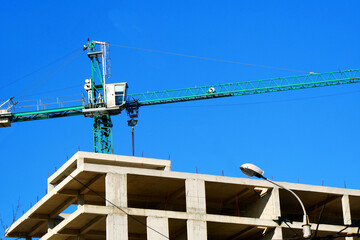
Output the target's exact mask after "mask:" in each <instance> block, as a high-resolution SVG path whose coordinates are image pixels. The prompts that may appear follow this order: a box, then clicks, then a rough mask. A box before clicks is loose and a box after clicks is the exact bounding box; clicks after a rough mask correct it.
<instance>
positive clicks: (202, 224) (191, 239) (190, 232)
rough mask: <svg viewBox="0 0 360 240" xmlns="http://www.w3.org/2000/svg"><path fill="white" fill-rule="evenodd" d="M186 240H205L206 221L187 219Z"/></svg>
mask: <svg viewBox="0 0 360 240" xmlns="http://www.w3.org/2000/svg"><path fill="white" fill-rule="evenodd" d="M187 239H188V240H207V227H206V221H199V220H187Z"/></svg>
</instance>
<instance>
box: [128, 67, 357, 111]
mask: <svg viewBox="0 0 360 240" xmlns="http://www.w3.org/2000/svg"><path fill="white" fill-rule="evenodd" d="M357 82H360V69H352V70H345V71H337V72H327V73H310V74H306V75H300V76H293V77H279V78H272V79H265V80H256V81H244V82H235V83H228V84H215V85H208V86H202V87H193V88H182V89H175V90H164V91H155V92H147V93H140V94H129V95H128V96H127V101H128V102H136V103H137V104H139V105H140V106H146V105H155V104H164V103H172V102H181V101H192V100H200V99H209V98H215V97H228V96H240V95H249V94H258V93H266V92H277V91H286V90H296V89H304V88H313V87H323V86H331V85H341V84H348V83H357Z"/></svg>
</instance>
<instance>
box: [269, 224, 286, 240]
mask: <svg viewBox="0 0 360 240" xmlns="http://www.w3.org/2000/svg"><path fill="white" fill-rule="evenodd" d="M270 239H271V240H282V239H283V235H282V228H281V227H276V228H275V230H274V234H273V235H272V237H271V238H270Z"/></svg>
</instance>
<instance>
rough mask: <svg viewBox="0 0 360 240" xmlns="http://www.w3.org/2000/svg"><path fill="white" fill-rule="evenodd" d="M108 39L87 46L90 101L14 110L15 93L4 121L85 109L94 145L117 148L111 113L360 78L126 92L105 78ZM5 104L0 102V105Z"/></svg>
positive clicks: (359, 78)
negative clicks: (66, 105)
mask: <svg viewBox="0 0 360 240" xmlns="http://www.w3.org/2000/svg"><path fill="white" fill-rule="evenodd" d="M108 47H109V46H108V44H107V43H105V42H98V41H90V42H89V43H88V44H87V46H85V47H84V50H86V49H87V50H88V53H87V55H88V57H89V59H90V61H91V78H90V79H87V80H85V86H84V88H85V90H86V91H87V93H88V101H87V102H85V101H84V102H83V104H82V105H78V106H70V107H59V108H52V109H43V110H34V111H23V112H15V108H14V105H15V104H14V103H13V101H12V98H10V99H9V100H8V101H6V102H5V103H4V104H2V105H1V106H4V105H6V103H8V104H9V107H8V108H6V109H3V110H0V127H10V126H11V124H12V123H16V122H26V121H34V120H41V119H52V118H60V117H70V116H78V115H83V116H86V117H91V118H93V119H94V122H93V133H94V151H95V152H101V153H113V144H112V127H113V124H112V122H111V115H117V114H120V113H121V112H123V111H126V112H127V114H128V115H129V117H130V120H129V121H128V125H129V126H131V127H134V126H136V124H137V118H138V111H139V108H140V107H143V106H151V105H158V104H168V103H177V102H185V101H195V100H205V99H214V98H222V97H234V96H243V95H252V94H262V93H271V92H279V91H289V90H297V89H305V88H315V87H326V86H334V85H342V84H350V83H359V82H360V69H352V70H345V71H336V72H326V73H309V74H305V75H299V76H291V77H279V78H271V79H264V80H255V81H242V82H234V83H226V84H215V85H209V86H202V87H192V88H182V89H175V90H162V91H155V92H147V93H139V94H127V88H128V86H127V83H115V84H106V78H107V76H108V75H109V73H108V65H109V62H108V58H107V55H108ZM1 106H0V107H1Z"/></svg>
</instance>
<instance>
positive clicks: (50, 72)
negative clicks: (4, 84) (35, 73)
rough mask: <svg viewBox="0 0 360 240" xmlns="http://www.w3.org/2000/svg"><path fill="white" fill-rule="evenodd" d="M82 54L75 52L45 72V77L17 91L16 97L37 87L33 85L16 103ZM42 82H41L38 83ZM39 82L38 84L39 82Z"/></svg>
mask: <svg viewBox="0 0 360 240" xmlns="http://www.w3.org/2000/svg"><path fill="white" fill-rule="evenodd" d="M82 52H83V50H82V49H81V50H80V51H77V52H76V53H74V54H73V55H71V56H70V57H69V58H67V59H65V61H63V62H61V63H60V64H59V65H57V66H56V67H54V68H53V69H52V70H50V71H49V72H47V73H46V74H45V75H43V76H41V77H40V78H38V79H36V80H35V81H33V82H32V83H30V84H29V85H28V86H26V87H25V88H23V89H22V90H21V91H19V92H18V93H17V94H15V96H16V95H19V94H21V93H23V92H24V91H25V90H27V89H29V88H31V87H32V86H33V85H34V84H36V83H38V84H37V85H35V86H34V87H33V88H32V89H31V90H30V91H29V92H27V94H25V95H23V96H21V97H19V99H18V101H20V100H22V99H23V98H25V97H26V96H28V95H29V94H30V93H31V92H32V91H33V90H35V89H36V88H37V87H39V86H40V85H41V84H43V83H44V82H45V81H47V80H48V79H49V78H50V77H51V76H53V75H54V74H55V73H56V72H58V71H59V70H60V69H62V68H64V67H65V66H66V65H67V64H68V63H70V62H71V61H72V60H74V59H75V58H76V57H77V56H79V55H80V54H81V53H82ZM40 80H42V81H40ZM39 81H40V82H39Z"/></svg>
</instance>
